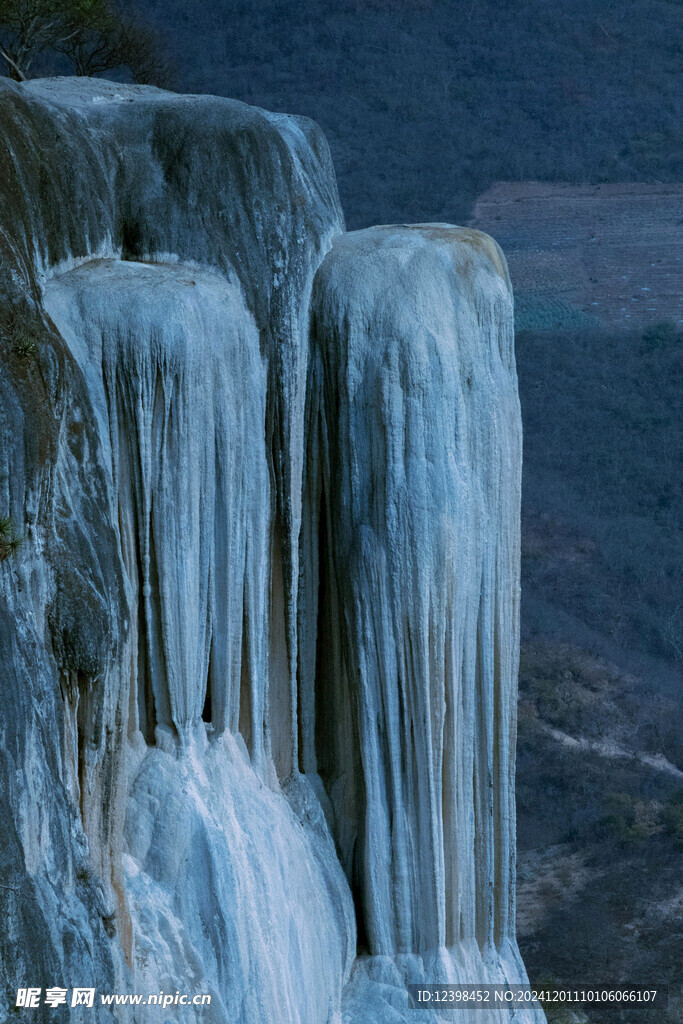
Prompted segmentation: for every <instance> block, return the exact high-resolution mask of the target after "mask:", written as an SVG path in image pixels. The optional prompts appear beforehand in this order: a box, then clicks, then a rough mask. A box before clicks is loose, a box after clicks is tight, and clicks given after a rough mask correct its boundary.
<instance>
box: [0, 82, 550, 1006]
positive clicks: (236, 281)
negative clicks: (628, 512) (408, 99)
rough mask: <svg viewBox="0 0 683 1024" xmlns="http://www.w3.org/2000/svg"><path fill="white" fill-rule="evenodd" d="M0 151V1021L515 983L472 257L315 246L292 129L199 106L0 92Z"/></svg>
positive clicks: (515, 558)
mask: <svg viewBox="0 0 683 1024" xmlns="http://www.w3.org/2000/svg"><path fill="white" fill-rule="evenodd" d="M0 129H1V131H0V137H1V138H2V142H1V143H0V145H1V146H2V148H3V150H4V153H3V160H4V167H5V172H4V174H3V179H2V181H0V254H1V258H2V263H1V265H0V338H1V344H2V356H3V363H4V367H3V369H4V372H3V375H2V377H1V378H0V514H1V515H2V516H11V517H12V521H13V524H14V529H15V530H16V531H18V533H20V534H21V535H22V538H23V542H22V544H21V546H20V547H19V548H18V549H17V550H11V551H8V550H7V548H3V549H2V554H3V556H4V555H6V556H7V557H3V558H2V560H0V672H1V674H2V679H3V683H4V705H5V716H4V722H3V735H2V741H1V742H0V766H1V767H0V771H1V773H2V794H1V797H0V799H2V825H1V826H0V837H1V845H0V857H1V864H2V875H3V883H4V885H3V888H2V890H0V897H1V898H2V902H3V920H4V925H3V928H2V930H0V952H1V954H2V982H3V986H2V991H1V992H0V1018H2V1019H5V1017H6V1015H7V1013H9V1012H11V1011H12V1010H13V1008H14V1001H15V998H16V990H17V989H18V988H19V987H21V986H26V985H36V986H42V987H43V988H44V989H45V988H47V987H49V986H52V985H58V986H63V987H67V988H72V987H74V986H77V985H78V986H88V985H91V986H95V987H96V989H97V990H98V1000H99V994H100V993H102V992H104V993H106V992H116V991H120V992H141V993H144V994H148V993H149V994H151V993H155V992H158V991H159V990H163V991H165V992H168V993H175V992H176V991H179V992H180V993H181V994H182V993H186V994H188V995H194V994H195V993H208V994H210V995H211V997H212V999H211V1004H210V1006H206V1005H205V1006H203V1007H202V1008H200V1009H197V1008H193V1007H180V1006H178V1007H174V1010H173V1012H174V1017H177V1019H179V1020H181V1021H187V1022H194V1021H198V1020H202V1021H215V1022H226V1024H227V1022H228V1021H230V1022H234V1021H240V1022H244V1024H270V1022H272V1024H276V1022H277V1024H289V1022H292V1024H294V1022H300V1024H325V1022H328V1021H329V1022H332V1021H337V1022H338V1021H340V1020H341V1019H342V1017H343V1019H344V1020H345V1021H348V1022H357V1024H360V1022H362V1021H366V1020H367V1021H373V1022H375V1021H377V1022H379V1021H384V1020H386V1021H399V1020H403V1019H406V1020H408V1019H412V1017H413V1016H414V1011H411V1010H410V1009H409V1008H408V1000H407V996H406V993H405V983H406V982H408V981H419V980H426V981H439V982H445V981H449V980H452V981H455V980H460V981H464V980H467V981H472V980H473V981H498V980H504V979H507V980H509V981H520V980H524V977H525V976H524V969H523V967H522V965H521V963H520V961H519V956H518V954H517V952H516V945H515V940H514V925H513V922H514V797H513V793H514V786H513V771H514V696H515V683H516V661H517V649H518V636H517V619H518V589H519V575H518V574H519V538H518V516H519V472H520V461H521V451H520V419H519V408H518V403H517V393H516V378H515V369H514V357H513V349H512V326H511V325H512V313H511V308H512V307H511V296H510V289H509V282H508V279H507V271H506V268H505V263H504V260H503V258H502V256H501V254H500V252H499V250H498V249H497V247H496V246H495V244H494V243H493V242H491V240H490V239H487V238H486V236H483V235H481V234H479V233H477V232H473V231H463V230H460V229H455V228H450V227H448V226H446V225H427V226H422V227H418V228H407V227H404V228H375V229H372V230H369V231H365V232H359V233H355V234H352V235H344V234H343V219H342V215H341V211H340V209H339V203H338V199H337V193H336V186H335V181H334V174H333V171H332V168H331V165H330V161H329V155H328V151H327V147H326V144H325V141H324V139H323V138H322V136H321V135H320V133H319V131H318V129H317V128H316V127H315V126H314V125H312V124H311V123H310V122H307V121H305V120H304V119H300V118H293V117H285V116H283V115H275V114H269V113H266V112H264V111H260V110H256V109H253V108H249V107H246V106H244V105H243V104H240V103H236V102H232V101H228V100H223V99H217V98H213V97H181V96H175V95H172V94H168V93H162V92H158V91H156V90H153V89H147V88H137V87H122V86H118V85H113V84H112V83H108V82H103V81H83V80H78V81H70V80H60V81H44V82H33V83H28V84H22V85H15V84H13V83H8V82H4V81H3V83H2V85H1V86H0ZM6 529H7V530H8V529H10V528H9V527H6ZM357 954H360V955H358V956H357ZM34 1012H35V1013H36V1019H40V1018H41V1016H42V1014H43V1013H44V1014H45V1015H46V1017H47V1015H48V1013H50V1012H51V1011H48V1010H47V1009H41V1010H39V1011H34ZM69 1012H70V1014H71V1019H73V1020H81V1019H83V1020H86V1019H87V1020H92V1019H93V1017H95V1019H99V1020H102V1021H105V1020H110V1019H114V1016H115V1019H117V1020H141V1021H142V1020H146V1019H147V1017H146V1016H145V1014H149V1013H153V1012H155V1011H149V1010H147V1011H145V1010H140V1009H138V1010H135V1009H133V1008H131V1007H127V1008H125V1009H123V1008H121V1007H119V1008H118V1009H117V1010H116V1014H115V1015H113V1014H112V1011H111V1010H110V1009H108V1008H106V1007H104V1006H102V1005H100V1006H97V1008H96V1009H95V1010H89V1009H84V1010H82V1009H80V1008H74V1009H72V1010H70V1011H69ZM473 1016H474V1015H473ZM424 1017H425V1019H431V1020H437V1019H438V1018H437V1016H436V1015H435V1014H425V1015H424ZM495 1017H496V1020H498V1019H499V1017H500V1014H499V1013H496V1014H495ZM476 1019H477V1021H480V1022H482V1024H483V1020H484V1018H483V1017H482V1014H481V1011H478V1012H477V1014H476ZM515 1019H518V1020H520V1021H522V1020H531V1019H533V1014H532V1013H531V1012H527V1014H526V1016H520V1015H518V1016H517V1018H515Z"/></svg>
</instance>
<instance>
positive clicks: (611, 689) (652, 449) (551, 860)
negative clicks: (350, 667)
mask: <svg viewBox="0 0 683 1024" xmlns="http://www.w3.org/2000/svg"><path fill="white" fill-rule="evenodd" d="M516 348H517V366H518V374H519V384H520V397H521V403H522V415H523V420H524V431H525V435H524V492H523V508H522V594H523V600H522V633H523V642H522V657H521V666H520V684H519V685H520V701H519V731H518V746H517V785H516V793H517V824H518V908H519V913H518V931H519V942H520V948H521V951H522V955H523V957H524V962H525V964H526V966H527V969H528V971H529V975H530V978H531V979H532V981H534V983H537V984H539V983H543V982H547V981H549V980H550V981H557V982H558V983H560V984H564V985H572V986H575V985H588V984H600V983H607V984H614V983H617V982H622V983H632V984H654V985H659V986H665V985H668V986H671V990H672V1000H671V1004H670V1009H669V1011H668V1012H662V1011H660V1010H645V1009H639V1010H638V1011H630V1010H629V1011H626V1010H624V1011H620V1010H616V1009H614V1008H613V1007H609V1008H606V1009H605V1008H603V1009H596V1008H595V1007H592V1008H591V1009H590V1010H589V1011H588V1013H587V1019H588V1020H590V1024H617V1022H618V1021H624V1022H627V1021H631V1020H636V1019H637V1020H638V1021H639V1022H640V1021H641V1020H642V1021H643V1022H645V1021H650V1020H652V1021H660V1022H661V1024H669V1022H671V1024H673V1022H674V1021H676V1022H677V1021H678V1020H680V1019H681V1017H680V1014H681V1012H682V1011H683V990H682V989H681V987H680V963H681V956H682V955H683V947H682V946H681V932H680V915H681V913H682V912H683V903H682V902H681V901H682V899H683V894H682V893H681V887H680V880H681V877H682V870H683V711H682V708H681V701H680V695H681V691H682V678H683V676H682V670H683V658H682V655H683V623H682V615H681V612H682V607H681V591H680V575H681V574H680V567H681V564H683V541H682V534H681V529H680V527H681V522H680V514H681V508H683V494H682V493H681V491H682V481H681V473H680V466H681V464H682V463H683V452H682V451H681V443H682V440H683V438H682V433H681V424H682V422H683V416H682V412H683V408H682V396H683V337H682V336H681V335H680V333H677V332H676V330H675V328H674V327H673V325H672V324H664V323H663V324H660V325H655V326H652V327H649V328H647V329H646V330H645V331H644V332H643V333H640V332H630V333H626V332H619V331H615V330H614V329H612V330H611V331H606V330H602V331H598V330H590V329H579V330H573V331H570V330H564V331H552V330H548V331H542V332H537V333H532V332H520V333H518V335H517V346H516ZM636 978H637V979H638V981H637V982H636V981H635V980H634V979H636ZM676 986H677V987H676ZM561 1019H562V1018H560V1017H557V1018H555V1017H552V1015H551V1016H549V1021H551V1022H554V1021H556V1022H557V1024H560V1020H561ZM566 1019H567V1018H564V1019H563V1020H566Z"/></svg>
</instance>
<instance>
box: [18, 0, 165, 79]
mask: <svg viewBox="0 0 683 1024" xmlns="http://www.w3.org/2000/svg"><path fill="white" fill-rule="evenodd" d="M46 51H48V52H52V53H61V54H64V55H65V56H66V57H67V58H68V59H69V61H70V62H71V64H72V65H73V69H74V71H75V73H76V74H77V75H94V74H98V73H100V72H103V71H110V70H113V69H115V68H127V69H128V71H129V72H130V74H131V76H132V78H133V81H135V82H142V83H145V84H147V83H150V84H154V85H160V86H165V85H168V84H169V83H170V80H171V78H172V71H171V62H170V60H169V58H168V56H167V55H166V53H165V52H164V50H163V47H162V46H161V45H160V43H159V41H158V39H157V37H156V36H155V34H154V33H153V32H152V31H151V30H150V29H149V28H148V27H147V26H146V25H145V23H144V22H143V21H142V20H141V19H140V18H138V17H137V16H136V15H135V14H133V13H131V12H130V11H129V10H124V9H123V8H122V7H120V6H119V5H118V4H117V3H116V2H115V0H0V56H1V57H2V58H3V59H4V61H5V63H6V65H7V69H8V72H9V75H10V77H12V78H15V79H17V80H24V79H26V78H28V77H29V76H30V72H31V69H32V66H33V64H34V61H35V58H36V57H37V56H38V55H39V54H42V53H44V52H46Z"/></svg>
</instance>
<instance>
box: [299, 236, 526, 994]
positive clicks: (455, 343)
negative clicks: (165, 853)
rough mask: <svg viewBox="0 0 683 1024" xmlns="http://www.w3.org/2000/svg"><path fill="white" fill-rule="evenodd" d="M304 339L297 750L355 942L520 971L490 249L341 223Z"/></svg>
mask: <svg viewBox="0 0 683 1024" xmlns="http://www.w3.org/2000/svg"><path fill="white" fill-rule="evenodd" d="M312 333H313V342H312V349H313V352H312V367H311V382H310V396H309V441H308V451H309V465H308V479H307V485H306V511H305V524H304V530H303V534H302V538H303V543H302V552H303V556H304V559H305V558H306V552H309V554H308V560H307V561H304V575H305V576H306V578H307V587H306V590H305V593H304V594H303V597H302V604H301V614H300V626H301V659H300V661H301V670H300V675H301V684H302V698H301V700H302V708H303V723H304V727H303V733H304V751H303V753H304V758H305V765H306V769H307V771H309V772H315V771H318V773H319V774H320V776H321V778H322V780H323V782H324V785H325V788H326V790H327V793H328V795H329V797H330V801H331V805H332V810H331V815H332V819H333V831H334V832H335V836H336V839H337V843H338V846H339V848H340V852H341V857H342V862H343V864H344V867H345V870H346V871H347V875H348V876H349V878H350V881H351V883H352V886H353V888H354V890H355V892H356V896H357V905H358V908H359V942H360V943H361V944H362V943H363V941H365V943H366V945H367V950H368V951H369V952H370V953H371V954H374V955H375V956H389V957H394V958H395V957H400V956H402V955H404V954H420V955H421V957H422V958H423V960H424V963H425V965H426V964H427V963H430V962H431V963H433V964H435V965H440V966H439V967H438V969H439V970H440V974H439V975H438V976H436V977H433V978H432V979H431V980H433V981H435V982H441V981H446V980H448V979H447V978H446V977H444V974H449V975H450V977H451V980H455V979H456V978H458V979H459V980H461V981H465V980H468V981H484V980H488V981H494V980H502V979H503V977H508V978H509V980H515V981H520V980H524V978H523V968H522V967H521V964H520V963H519V959H518V954H517V953H516V947H515V941H514V870H515V859H514V850H515V846H514V828H515V816H514V745H515V699H516V673H517V665H518V647H519V632H518V618H519V587H520V583H519V568H520V540H519V514H520V477H521V456H522V451H521V440H522V434H521V419H520V409H519V401H518V396H517V380H516V372H515V363H514V349H513V319H512V296H511V290H510V283H509V279H508V275H507V269H506V265H505V260H504V258H503V256H502V254H501V252H500V250H499V249H498V247H497V246H496V244H495V243H494V242H493V241H492V240H491V239H490V238H488V237H487V236H485V235H482V234H480V233H479V232H476V231H468V230H463V229H458V228H453V227H450V226H447V225H439V224H434V225H422V226H416V227H393V228H392V227H382V228H372V229H369V230H366V231H360V232H356V233H352V234H349V235H346V236H343V237H341V238H339V239H338V240H336V241H335V243H334V245H333V248H332V251H331V252H330V253H329V254H328V255H327V256H326V257H325V260H324V261H323V263H322V265H321V267H320V269H319V271H318V274H317V277H316V281H315V285H314V294H313V321H312ZM311 552H315V553H316V554H311ZM318 553H319V564H318V561H317V554H318ZM316 632H317V641H316ZM446 951H447V952H446ZM435 969H436V968H435ZM472 971H475V972H478V975H477V976H476V977H473V976H472ZM414 980H417V979H416V978H414ZM426 980H430V979H429V978H427V979H426Z"/></svg>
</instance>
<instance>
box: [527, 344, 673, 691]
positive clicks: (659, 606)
mask: <svg viewBox="0 0 683 1024" xmlns="http://www.w3.org/2000/svg"><path fill="white" fill-rule="evenodd" d="M517 362H518V374H519V383H520V396H521V402H522V415H523V421H524V437H525V443H524V492H523V495H524V496H523V545H522V553H523V585H524V602H523V605H524V612H523V615H524V620H525V621H524V629H525V632H526V634H527V636H529V635H533V634H537V633H542V634H547V635H550V636H552V635H554V636H556V637H560V636H561V637H562V638H563V639H565V640H571V641H572V642H579V643H584V644H589V645H590V644H594V643H595V641H596V637H597V636H600V637H601V638H602V640H603V643H602V653H604V654H606V655H608V656H610V657H613V658H614V657H615V652H616V651H620V652H623V654H624V658H625V665H624V667H627V666H628V665H629V660H628V658H629V655H633V654H635V653H636V652H637V653H639V654H641V655H647V656H648V657H650V658H652V659H657V660H661V661H663V662H666V663H668V664H669V665H670V666H671V669H672V670H674V671H675V669H676V668H678V670H680V669H681V668H683V616H682V611H683V609H682V607H681V592H680V583H681V580H680V567H681V565H682V564H683V535H682V533H681V508H683V480H682V479H681V472H680V467H681V465H682V464H683V447H682V446H683V434H682V431H681V424H682V422H683V399H682V396H683V336H681V335H680V334H677V332H676V331H675V329H674V328H673V326H672V325H668V324H663V325H661V326H654V327H652V328H648V329H647V330H646V331H645V332H644V334H640V333H635V332H632V333H629V334H626V333H620V334H617V333H616V332H614V333H607V332H597V331H590V330H583V331H564V332H562V331H559V332H552V331H546V332H541V333H537V334H533V333H530V332H522V333H519V334H518V335H517ZM622 663H623V662H622Z"/></svg>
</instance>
